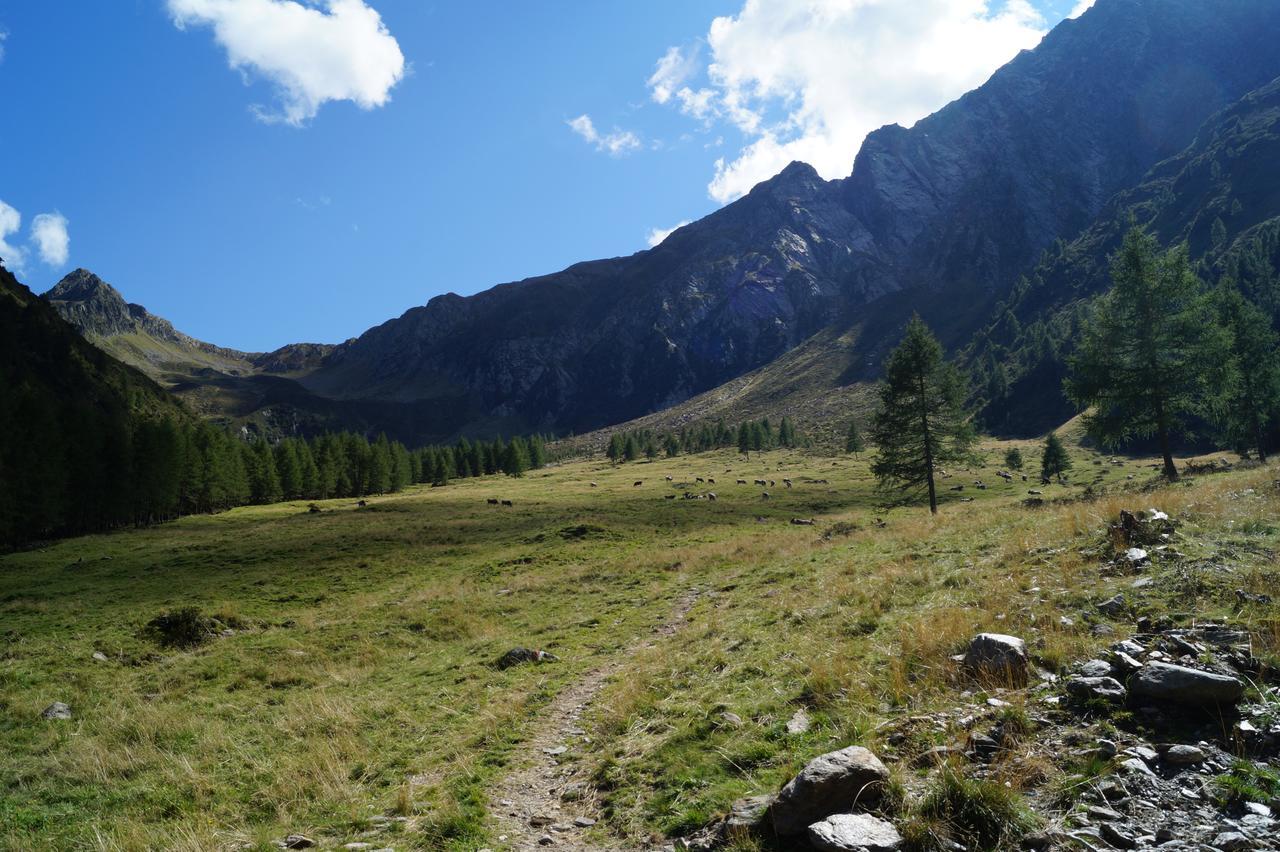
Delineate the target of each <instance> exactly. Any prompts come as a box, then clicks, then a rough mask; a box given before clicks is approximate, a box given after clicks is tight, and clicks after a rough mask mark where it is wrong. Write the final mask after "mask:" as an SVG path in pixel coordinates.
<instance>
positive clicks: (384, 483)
mask: <svg viewBox="0 0 1280 852" xmlns="http://www.w3.org/2000/svg"><path fill="white" fill-rule="evenodd" d="M391 474H392V470H391V444H390V442H389V441H387V436H386V435H385V434H384V435H379V436H378V440H376V441H374V442H373V444H372V446H371V447H370V453H369V479H368V484H367V485H366V486H365V493H366V494H386V493H387V492H389V491H391V485H392V479H391Z"/></svg>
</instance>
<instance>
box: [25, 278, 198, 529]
mask: <svg viewBox="0 0 1280 852" xmlns="http://www.w3.org/2000/svg"><path fill="white" fill-rule="evenodd" d="M189 416H190V415H189V414H188V413H187V412H186V411H185V410H184V409H183V408H182V406H181V405H179V404H178V402H177V401H176V400H174V399H173V397H171V396H170V395H169V394H167V393H165V392H164V390H162V389H161V388H160V387H159V386H158V385H156V384H155V383H154V382H153V381H151V380H150V379H149V378H147V377H146V376H145V375H143V374H142V373H140V372H138V371H137V370H135V369H133V368H131V367H128V366H126V365H124V364H121V363H120V362H118V361H116V360H115V359H114V358H112V357H111V356H110V355H108V354H106V353H105V352H103V351H101V350H100V349H98V348H96V347H95V346H92V345H90V344H89V343H87V342H86V341H85V340H84V339H83V338H82V337H81V336H80V335H79V334H78V333H77V332H76V330H75V329H74V328H72V327H71V326H70V325H68V324H67V323H66V322H65V321H63V319H62V318H61V317H59V316H58V314H57V313H56V312H55V311H54V310H53V309H52V308H51V307H50V306H49V305H47V304H45V303H44V302H43V301H41V300H40V299H39V298H37V297H36V296H35V295H34V294H33V293H32V292H31V291H30V290H28V289H27V288H26V287H24V286H23V285H22V284H20V283H19V282H18V280H17V279H16V278H14V277H13V275H12V274H11V273H10V272H9V271H8V270H7V269H5V268H4V267H3V266H0V435H3V436H4V439H3V440H2V441H0V545H3V544H5V543H7V542H12V541H21V540H27V539H30V538H34V537H38V536H42V535H47V534H50V533H52V532H56V531H58V530H59V529H63V528H73V529H83V528H92V527H94V526H95V522H94V519H95V518H97V517H99V516H101V515H104V514H106V513H109V511H110V507H112V506H113V505H114V503H115V502H116V501H118V500H119V499H120V495H119V494H113V493H109V492H107V491H104V490H103V487H104V484H106V483H111V482H118V481H119V478H117V477H115V476H114V475H113V473H114V472H115V471H117V470H119V471H123V470H127V468H128V464H129V455H128V454H129V442H130V437H131V432H132V429H133V427H134V425H135V424H136V423H137V422H138V420H139V419H156V418H161V417H170V418H174V419H183V418H186V417H189Z"/></svg>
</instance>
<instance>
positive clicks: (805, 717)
mask: <svg viewBox="0 0 1280 852" xmlns="http://www.w3.org/2000/svg"><path fill="white" fill-rule="evenodd" d="M810 724H812V723H811V722H810V721H809V714H807V713H805V712H804V710H803V709H801V710H797V711H796V712H795V713H794V714H792V716H791V718H790V719H788V720H787V733H788V734H793V735H798V734H803V733H807V732H808V730H809V726H810Z"/></svg>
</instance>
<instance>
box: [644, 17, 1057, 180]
mask: <svg viewBox="0 0 1280 852" xmlns="http://www.w3.org/2000/svg"><path fill="white" fill-rule="evenodd" d="M1045 28H1046V22H1045V20H1044V18H1043V17H1042V16H1041V15H1040V13H1039V12H1037V11H1036V9H1035V8H1034V7H1033V6H1032V5H1031V4H1030V2H1028V0H913V2H911V3H904V2H902V0H744V4H743V6H742V9H741V10H740V11H739V12H738V13H737V14H735V15H731V16H727V17H719V18H716V19H714V20H713V21H712V22H711V26H710V29H709V31H708V33H707V36H706V42H707V46H708V52H709V63H708V64H707V65H706V67H705V69H702V68H698V69H696V70H695V71H693V72H689V73H682V75H681V76H680V78H679V79H680V82H681V84H683V85H680V87H679V88H674V87H673V85H672V84H671V83H670V80H671V79H674V77H672V76H671V75H670V74H665V73H660V72H667V71H670V70H671V69H674V68H677V67H678V68H681V69H683V68H684V66H683V65H682V64H681V63H679V62H677V60H676V59H675V58H672V59H670V60H668V57H675V56H679V57H681V58H684V57H687V53H685V52H677V53H676V54H673V53H672V50H676V49H675V48H673V49H672V50H668V51H667V54H666V55H664V56H663V58H662V59H660V60H659V62H658V65H657V70H656V71H655V73H654V77H653V78H650V81H649V82H650V89H651V94H652V96H653V99H654V100H656V101H659V102H660V103H670V104H673V105H675V106H676V107H678V108H679V109H680V110H681V111H682V112H684V113H685V114H687V115H690V116H692V117H694V118H696V119H699V120H701V121H703V122H704V124H707V125H710V124H712V123H716V122H719V123H723V124H727V125H731V126H733V127H735V128H736V129H737V130H738V131H739V132H740V133H741V134H742V135H743V136H744V137H745V139H746V142H745V145H744V146H743V148H742V149H741V150H740V151H739V152H738V153H737V154H736V155H733V156H729V157H725V158H722V159H720V160H719V161H717V163H716V171H715V175H714V177H713V179H712V180H711V183H710V185H709V186H708V192H709V194H710V195H711V197H712V198H714V199H716V200H717V201H720V202H722V203H724V202H728V201H732V200H733V199H735V198H738V197H739V196H741V195H743V194H745V193H746V192H747V191H748V190H749V189H750V188H751V187H752V186H754V185H755V184H756V183H758V182H760V181H761V180H764V179H767V178H769V177H771V176H772V175H774V174H776V173H777V172H778V171H779V170H781V169H782V168H783V167H784V166H786V164H787V163H788V162H790V161H791V160H804V161H805V162H808V163H810V164H811V165H813V166H814V167H815V168H816V169H817V170H818V171H819V173H821V174H822V175H823V176H824V177H827V178H836V177H844V176H845V175H847V174H848V173H849V170H850V169H851V167H852V165H853V158H854V156H855V155H856V154H857V150H858V147H859V145H860V144H861V142H862V140H863V138H864V137H865V136H866V135H867V133H869V132H870V131H872V130H874V129H876V128H877V127H880V126H882V125H884V124H891V123H894V122H897V123H899V124H904V125H910V124H913V123H914V122H916V121H917V120H919V119H920V118H922V117H923V116H925V115H928V114H929V113H930V112H933V111H934V110H937V109H938V108H940V107H942V106H943V105H944V104H946V103H947V102H948V101H950V100H953V99H954V98H956V97H958V96H959V95H961V94H963V93H964V92H966V91H968V90H970V89H972V88H974V87H976V86H978V85H981V84H982V83H983V82H984V81H985V80H986V79H987V77H989V76H990V75H991V73H992V72H993V71H994V70H995V69H996V68H998V67H999V66H1000V65H1002V64H1004V63H1005V62H1007V61H1009V60H1010V59H1012V58H1013V57H1014V55H1016V54H1017V52H1018V51H1019V50H1022V49H1024V48H1029V47H1033V46H1035V44H1036V43H1037V42H1038V41H1039V40H1040V38H1041V37H1042V36H1043V35H1044V31H1045ZM703 71H705V75H706V81H707V85H705V86H700V87H697V88H695V87H694V86H693V85H691V84H689V83H690V81H691V80H692V79H693V78H694V77H696V76H697V75H698V74H700V73H702V72H703ZM655 78H656V79H657V83H655ZM660 92H662V93H664V98H665V99H664V98H660V97H659V93H660Z"/></svg>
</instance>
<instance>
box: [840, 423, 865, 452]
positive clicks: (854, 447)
mask: <svg viewBox="0 0 1280 852" xmlns="http://www.w3.org/2000/svg"><path fill="white" fill-rule="evenodd" d="M866 448H867V445H866V443H865V442H864V441H863V440H862V432H860V431H859V430H858V421H856V420H850V421H849V431H848V433H847V434H846V435H845V438H844V451H845V452H846V453H853V454H854V455H855V456H856V455H857V454H858V453H861V452H862V451H863V450H865V449H866Z"/></svg>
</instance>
